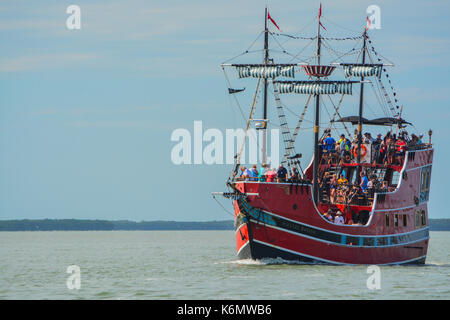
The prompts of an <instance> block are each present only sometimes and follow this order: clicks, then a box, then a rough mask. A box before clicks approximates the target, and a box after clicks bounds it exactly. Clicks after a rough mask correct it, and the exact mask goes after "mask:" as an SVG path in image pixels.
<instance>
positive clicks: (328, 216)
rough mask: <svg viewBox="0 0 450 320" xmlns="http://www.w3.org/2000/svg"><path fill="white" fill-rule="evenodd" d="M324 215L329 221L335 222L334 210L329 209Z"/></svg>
mask: <svg viewBox="0 0 450 320" xmlns="http://www.w3.org/2000/svg"><path fill="white" fill-rule="evenodd" d="M323 217H324V218H325V219H327V220H328V221H331V222H333V210H331V209H328V211H327V212H325V213H324V214H323Z"/></svg>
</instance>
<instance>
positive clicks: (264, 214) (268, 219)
mask: <svg viewBox="0 0 450 320" xmlns="http://www.w3.org/2000/svg"><path fill="white" fill-rule="evenodd" d="M241 205H242V207H243V208H244V209H245V210H244V211H245V212H246V213H248V214H249V215H250V216H252V217H253V218H255V219H257V220H258V221H263V222H264V223H265V224H271V225H276V223H275V221H274V219H273V218H279V219H281V220H285V221H288V222H291V223H295V224H298V225H301V226H304V227H308V228H312V229H314V230H321V231H324V232H329V233H333V234H336V235H339V236H341V235H346V236H348V237H394V236H404V235H408V234H410V233H415V232H419V231H425V230H428V227H426V228H422V229H419V230H414V231H408V232H404V233H393V234H388V235H383V236H366V235H355V234H349V233H342V232H336V231H331V230H327V229H323V228H319V227H315V226H312V225H309V224H306V223H301V222H298V221H295V220H292V219H289V218H285V217H283V216H280V215H277V214H276V213H273V212H268V211H265V210H261V209H256V208H253V207H252V206H251V205H249V204H248V203H245V202H242V203H241ZM241 205H240V206H239V207H240V208H241ZM414 207H416V206H414ZM393 210H401V209H393ZM241 211H243V210H241ZM383 211H385V210H383ZM345 226H347V225H345ZM348 227H355V226H348ZM358 227H364V228H367V227H368V225H366V226H358Z"/></svg>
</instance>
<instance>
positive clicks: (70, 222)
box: [0, 219, 450, 231]
mask: <svg viewBox="0 0 450 320" xmlns="http://www.w3.org/2000/svg"><path fill="white" fill-rule="evenodd" d="M429 221H430V230H431V231H450V219H430V220H429ZM102 230H105V231H106V230H233V221H232V220H224V221H207V222H180V221H141V222H135V221H128V220H120V221H109V220H79V219H42V220H28V219H25V220H0V231H102Z"/></svg>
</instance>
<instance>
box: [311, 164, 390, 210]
mask: <svg viewBox="0 0 450 320" xmlns="http://www.w3.org/2000/svg"><path fill="white" fill-rule="evenodd" d="M319 185H320V190H322V192H323V193H322V195H325V197H322V199H321V201H322V202H326V203H330V204H345V205H350V204H355V205H368V204H370V200H371V199H373V196H374V194H375V192H377V193H385V192H392V191H394V190H395V186H390V185H389V183H388V181H381V180H379V179H378V177H377V176H376V175H375V174H369V172H368V171H366V170H361V172H360V174H359V180H358V183H357V184H351V183H349V181H348V179H347V178H346V177H345V171H344V170H343V171H342V173H340V174H339V177H337V175H336V174H331V173H330V172H325V173H324V176H323V178H322V179H321V180H320V181H319Z"/></svg>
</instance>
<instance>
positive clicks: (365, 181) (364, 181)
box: [359, 171, 369, 193]
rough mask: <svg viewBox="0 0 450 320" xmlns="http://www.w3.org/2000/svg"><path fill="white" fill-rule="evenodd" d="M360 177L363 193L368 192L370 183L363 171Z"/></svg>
mask: <svg viewBox="0 0 450 320" xmlns="http://www.w3.org/2000/svg"><path fill="white" fill-rule="evenodd" d="M359 177H360V179H361V182H360V184H359V186H360V187H361V190H362V192H364V193H365V192H367V184H368V182H369V179H368V178H367V175H366V173H365V172H363V171H361V172H360V173H359Z"/></svg>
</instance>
